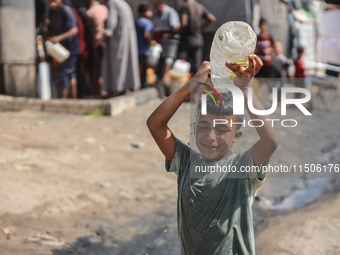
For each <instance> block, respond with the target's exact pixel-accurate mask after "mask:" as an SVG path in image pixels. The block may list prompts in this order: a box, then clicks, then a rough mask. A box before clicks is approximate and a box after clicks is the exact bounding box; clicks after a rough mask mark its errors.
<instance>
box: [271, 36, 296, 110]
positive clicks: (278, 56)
mask: <svg viewBox="0 0 340 255" xmlns="http://www.w3.org/2000/svg"><path fill="white" fill-rule="evenodd" d="M274 53H275V55H274V57H273V62H272V67H273V78H277V79H275V81H274V82H273V84H274V86H275V87H276V88H278V103H279V102H280V101H281V93H280V90H281V88H282V85H283V81H284V78H286V77H287V70H288V67H289V66H290V64H291V62H290V61H289V59H288V58H287V57H286V56H285V55H283V45H282V42H280V41H278V40H276V41H274ZM278 105H280V104H278Z"/></svg>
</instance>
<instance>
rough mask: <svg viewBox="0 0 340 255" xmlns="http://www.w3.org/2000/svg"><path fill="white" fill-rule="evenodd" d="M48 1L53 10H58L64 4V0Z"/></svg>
mask: <svg viewBox="0 0 340 255" xmlns="http://www.w3.org/2000/svg"><path fill="white" fill-rule="evenodd" d="M48 3H49V5H50V8H51V10H52V11H57V10H58V9H59V7H60V6H61V4H62V0H49V1H48Z"/></svg>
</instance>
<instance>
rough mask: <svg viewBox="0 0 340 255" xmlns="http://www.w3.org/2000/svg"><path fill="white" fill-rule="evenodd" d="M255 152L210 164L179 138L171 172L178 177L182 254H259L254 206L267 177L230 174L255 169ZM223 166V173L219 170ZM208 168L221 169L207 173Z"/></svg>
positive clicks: (255, 174) (167, 166) (179, 230)
mask: <svg viewBox="0 0 340 255" xmlns="http://www.w3.org/2000/svg"><path fill="white" fill-rule="evenodd" d="M252 151H253V147H252V148H250V149H248V150H244V151H242V152H241V153H240V154H238V155H236V154H232V155H230V156H228V157H227V158H224V159H221V160H219V161H217V162H214V163H211V164H206V163H205V161H204V159H203V158H202V155H201V154H199V153H197V152H195V151H194V150H192V149H190V147H189V146H187V145H185V144H183V143H182V142H181V141H180V140H178V139H176V149H175V153H174V156H173V159H172V161H171V163H170V162H169V161H168V160H166V170H167V171H168V172H175V173H176V174H177V184H178V204H177V213H178V235H179V245H180V254H181V255H207V254H209V255H231V254H233V255H236V254H238V255H241V254H242V255H247V254H255V244H254V229H253V216H252V208H251V206H252V204H253V201H254V197H255V192H256V190H257V189H258V188H259V187H260V186H261V185H262V183H263V180H264V178H265V174H264V173H262V172H257V173H256V172H254V173H240V172H236V173H232V172H231V171H230V172H228V171H226V169H227V167H228V166H229V167H231V166H234V167H233V168H232V169H233V170H234V171H235V169H238V170H240V169H241V166H253V165H254V162H253V157H252ZM223 166H225V168H224V171H221V170H218V169H219V168H218V167H223ZM207 167H215V168H214V169H216V170H218V171H216V172H214V173H211V174H210V173H202V172H204V171H206V170H207ZM229 169H231V168H229ZM195 171H196V172H195ZM200 171H201V173H199V172H200ZM198 173H199V174H198Z"/></svg>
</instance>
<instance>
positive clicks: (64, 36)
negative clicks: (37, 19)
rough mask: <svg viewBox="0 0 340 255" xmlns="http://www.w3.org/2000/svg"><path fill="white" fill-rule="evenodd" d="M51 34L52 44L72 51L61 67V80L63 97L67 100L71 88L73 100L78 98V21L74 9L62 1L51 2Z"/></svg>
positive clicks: (51, 0)
mask: <svg viewBox="0 0 340 255" xmlns="http://www.w3.org/2000/svg"><path fill="white" fill-rule="evenodd" d="M49 6H50V11H49V15H48V17H49V26H48V28H49V33H50V34H52V37H51V38H50V41H51V42H52V43H59V42H60V43H61V44H62V45H63V46H64V47H65V48H66V49H67V50H69V51H70V56H69V58H68V59H67V60H66V61H65V62H63V63H62V64H61V65H60V68H59V79H60V87H61V97H62V98H67V97H68V91H69V88H71V95H72V98H77V96H78V92H77V59H78V56H79V38H78V25H77V20H76V18H75V16H74V14H73V11H72V9H71V8H70V7H69V6H67V5H64V4H63V2H62V0H49Z"/></svg>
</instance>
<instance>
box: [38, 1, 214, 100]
mask: <svg viewBox="0 0 340 255" xmlns="http://www.w3.org/2000/svg"><path fill="white" fill-rule="evenodd" d="M84 2H85V6H82V7H80V8H79V7H77V8H76V7H75V6H73V5H72V1H71V0H36V1H35V4H36V27H37V32H38V34H41V35H43V36H44V38H45V39H46V40H50V41H51V42H52V43H60V44H61V45H62V46H64V47H65V48H66V49H67V50H68V51H69V52H70V57H69V58H68V59H67V60H66V61H65V62H63V63H58V62H56V61H55V60H53V59H51V60H50V61H51V63H52V68H53V70H55V71H57V72H55V73H57V74H58V75H57V77H56V80H57V81H58V84H59V87H60V96H61V97H62V98H68V97H72V98H83V97H111V96H115V95H120V94H125V93H129V92H130V91H134V90H137V89H139V88H145V87H147V86H161V85H162V83H163V82H164V81H165V80H167V79H168V71H169V69H170V68H171V66H172V64H173V62H174V60H175V59H176V58H177V57H178V56H179V57H180V58H183V59H186V60H188V61H189V62H190V64H191V71H192V72H196V71H197V70H198V68H199V66H200V64H201V63H202V61H203V57H202V56H203V36H202V31H203V30H204V29H206V28H207V27H208V26H209V25H210V24H212V23H213V22H215V21H216V19H215V17H214V16H213V15H212V14H211V13H210V12H209V11H208V10H207V9H206V8H205V7H204V6H203V5H201V4H199V3H197V2H196V1H195V0H185V1H184V3H183V5H182V6H181V8H180V10H179V13H178V12H177V11H176V10H175V9H173V8H172V7H170V6H168V5H166V3H165V1H164V0H152V1H151V4H147V3H141V4H140V5H139V6H138V10H137V11H138V17H137V18H136V19H134V16H133V12H132V10H131V7H130V6H129V4H128V3H127V2H126V1H124V0H104V1H101V2H102V3H100V2H98V1H95V0H85V1H84ZM167 40H168V41H167ZM169 40H170V41H171V40H175V42H176V43H175V44H176V45H175V46H176V47H177V48H176V49H175V54H170V55H169V54H167V53H166V52H167V50H166V47H167V45H168V43H169ZM156 44H160V45H162V47H163V53H161V54H160V56H159V61H158V65H157V66H156V67H155V68H154V69H155V73H156V77H157V80H156V81H155V82H154V83H153V84H149V83H147V78H146V77H147V76H146V70H147V68H148V56H149V47H150V46H154V45H156ZM171 47H174V45H172V46H171ZM172 51H173V49H172Z"/></svg>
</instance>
